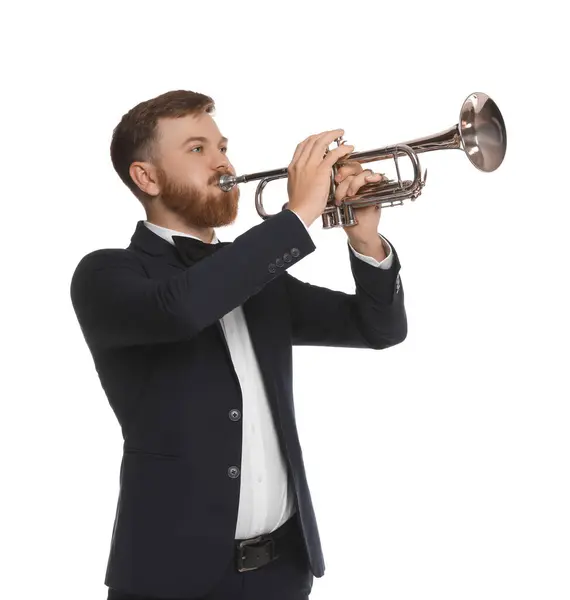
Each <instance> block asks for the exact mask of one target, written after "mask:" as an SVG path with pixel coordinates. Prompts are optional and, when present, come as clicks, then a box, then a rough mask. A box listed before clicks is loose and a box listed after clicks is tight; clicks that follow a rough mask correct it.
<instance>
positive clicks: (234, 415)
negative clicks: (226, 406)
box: [229, 408, 241, 421]
mask: <svg viewBox="0 0 570 600" xmlns="http://www.w3.org/2000/svg"><path fill="white" fill-rule="evenodd" d="M229 415H230V419H231V420H232V421H239V420H240V417H241V412H240V411H239V410H238V409H237V408H232V409H231V410H230V412H229Z"/></svg>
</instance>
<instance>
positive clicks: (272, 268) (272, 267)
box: [268, 263, 277, 273]
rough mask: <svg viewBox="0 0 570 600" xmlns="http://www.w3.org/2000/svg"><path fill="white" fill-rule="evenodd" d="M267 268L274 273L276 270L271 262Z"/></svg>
mask: <svg viewBox="0 0 570 600" xmlns="http://www.w3.org/2000/svg"><path fill="white" fill-rule="evenodd" d="M268 268H269V272H270V273H275V271H277V267H276V266H275V265H274V264H273V263H271V264H270V265H269V267H268Z"/></svg>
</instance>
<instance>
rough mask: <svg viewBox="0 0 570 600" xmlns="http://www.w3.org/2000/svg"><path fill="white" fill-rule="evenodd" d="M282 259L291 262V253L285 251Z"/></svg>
mask: <svg viewBox="0 0 570 600" xmlns="http://www.w3.org/2000/svg"><path fill="white" fill-rule="evenodd" d="M283 260H284V261H285V262H287V263H289V262H291V255H290V254H289V253H288V252H286V253H285V254H284V255H283Z"/></svg>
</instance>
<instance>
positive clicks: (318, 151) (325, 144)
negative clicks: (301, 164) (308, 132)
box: [307, 129, 354, 165]
mask: <svg viewBox="0 0 570 600" xmlns="http://www.w3.org/2000/svg"><path fill="white" fill-rule="evenodd" d="M343 135H344V129H332V130H331V131H324V132H323V133H321V134H320V135H318V136H317V137H316V139H315V140H313V144H312V145H311V148H310V149H309V148H308V147H307V153H309V156H308V159H307V163H311V164H313V165H319V164H320V163H321V162H322V160H323V157H324V156H325V154H327V152H329V146H330V145H331V144H332V143H333V142H334V141H335V140H336V139H338V138H339V137H342V136H343ZM346 145H347V144H341V146H340V147H342V146H346ZM352 148H353V149H354V147H352ZM334 150H336V148H334Z"/></svg>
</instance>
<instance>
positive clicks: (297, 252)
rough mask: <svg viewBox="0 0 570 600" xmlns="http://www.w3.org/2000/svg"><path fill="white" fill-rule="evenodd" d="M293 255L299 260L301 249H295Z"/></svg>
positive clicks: (292, 251)
mask: <svg viewBox="0 0 570 600" xmlns="http://www.w3.org/2000/svg"><path fill="white" fill-rule="evenodd" d="M291 254H292V255H293V256H294V257H295V258H297V256H299V255H300V254H301V253H300V252H299V248H293V249H292V250H291Z"/></svg>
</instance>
